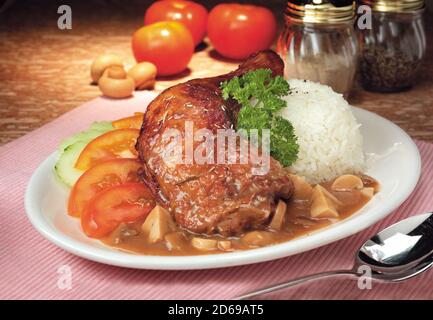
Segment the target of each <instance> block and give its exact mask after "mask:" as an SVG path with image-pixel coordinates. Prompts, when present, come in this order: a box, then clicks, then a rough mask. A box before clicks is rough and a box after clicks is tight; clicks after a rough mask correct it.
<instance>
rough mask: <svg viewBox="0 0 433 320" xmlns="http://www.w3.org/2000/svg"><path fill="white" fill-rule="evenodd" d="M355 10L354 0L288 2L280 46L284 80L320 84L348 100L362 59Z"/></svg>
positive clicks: (301, 0)
mask: <svg viewBox="0 0 433 320" xmlns="http://www.w3.org/2000/svg"><path fill="white" fill-rule="evenodd" d="M355 9H356V4H355V1H352V0H340V1H334V0H289V1H288V3H287V12H286V26H285V28H284V30H283V32H282V33H281V35H280V37H279V39H278V43H277V50H278V52H279V54H280V56H281V58H282V59H283V60H284V62H285V70H284V74H285V77H286V78H287V79H291V78H296V79H305V80H311V81H315V82H320V83H321V84H325V85H329V86H331V87H332V88H333V89H334V91H336V92H338V93H341V94H343V95H344V96H345V97H347V96H348V95H349V93H350V90H351V88H352V85H353V81H354V79H355V75H356V70H357V64H358V57H359V46H358V39H357V35H356V31H355V28H354V22H355V18H356V13H355Z"/></svg>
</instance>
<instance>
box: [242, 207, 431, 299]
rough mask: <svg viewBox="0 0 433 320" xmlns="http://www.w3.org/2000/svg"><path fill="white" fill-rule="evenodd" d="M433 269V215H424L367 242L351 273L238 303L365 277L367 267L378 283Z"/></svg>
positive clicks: (324, 274) (280, 286) (275, 287)
mask: <svg viewBox="0 0 433 320" xmlns="http://www.w3.org/2000/svg"><path fill="white" fill-rule="evenodd" d="M432 265H433V213H431V212H430V213H424V214H420V215H416V216H412V217H410V218H407V219H404V220H401V221H399V222H397V223H395V224H393V225H391V226H389V227H387V228H386V229H384V230H382V231H381V232H379V233H378V234H376V235H375V236H373V237H372V238H370V239H369V240H367V241H366V242H365V243H364V244H363V245H362V246H361V247H360V248H359V250H358V252H357V254H356V256H355V263H354V266H353V268H352V269H350V270H336V271H326V272H322V273H318V274H313V275H309V276H305V277H302V278H298V279H294V280H291V281H288V282H284V283H280V284H276V285H273V286H271V287H267V288H263V289H260V290H257V291H254V292H250V293H247V294H244V295H242V296H240V297H238V298H236V299H238V300H247V299H257V297H259V296H263V295H264V294H268V293H271V292H272V293H274V292H276V291H278V290H283V289H287V288H289V287H293V286H295V285H298V284H302V283H305V282H308V281H312V280H316V279H320V278H325V277H331V276H342V275H346V276H347V275H350V276H355V277H360V276H365V275H364V274H362V273H361V272H360V271H359V269H360V268H359V267H361V266H367V267H369V268H370V270H371V277H372V279H374V280H378V281H393V282H395V281H403V280H407V279H409V278H412V277H414V276H416V275H418V274H420V273H422V272H424V271H426V270H427V269H429V268H430V267H431V266H432Z"/></svg>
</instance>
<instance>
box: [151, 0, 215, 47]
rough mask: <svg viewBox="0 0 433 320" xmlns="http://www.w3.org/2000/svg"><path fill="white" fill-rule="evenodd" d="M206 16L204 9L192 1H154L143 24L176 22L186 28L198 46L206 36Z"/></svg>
mask: <svg viewBox="0 0 433 320" xmlns="http://www.w3.org/2000/svg"><path fill="white" fill-rule="evenodd" d="M207 15H208V13H207V10H206V8H205V7H204V6H202V5H201V4H198V3H196V2H193V1H186V0H165V1H156V2H154V3H153V4H152V5H151V6H150V7H149V9H147V11H146V14H145V15H144V24H145V25H148V24H152V23H155V22H159V21H178V22H180V23H182V24H183V25H184V26H185V27H187V28H188V30H189V31H190V32H191V35H192V38H193V39H194V45H198V44H199V43H200V42H202V41H203V38H204V37H205V35H206V28H207Z"/></svg>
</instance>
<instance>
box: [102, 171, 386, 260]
mask: <svg viewBox="0 0 433 320" xmlns="http://www.w3.org/2000/svg"><path fill="white" fill-rule="evenodd" d="M360 177H361V179H362V181H363V183H364V187H370V188H374V189H375V190H378V189H379V184H378V182H377V181H376V180H374V179H373V178H370V177H368V176H360ZM332 182H333V181H331V182H326V183H322V184H321V186H323V187H324V188H325V189H327V190H328V191H329V192H331V193H332V194H333V195H334V196H335V197H336V198H337V199H338V200H339V201H340V202H341V205H340V206H339V208H338V213H339V218H337V219H328V218H326V219H325V218H320V219H317V218H312V217H311V216H310V208H311V203H310V202H311V201H305V200H298V199H293V198H292V199H290V200H289V201H288V203H287V210H286V219H285V223H284V227H283V228H282V229H281V230H280V231H274V230H271V229H269V228H268V227H264V228H263V229H262V230H259V231H260V233H261V234H263V239H262V240H259V241H256V242H253V243H252V242H249V243H245V241H244V240H243V239H242V237H230V238H223V237H221V236H217V235H216V236H203V235H196V234H192V233H190V232H188V231H186V230H181V229H179V230H178V234H177V236H178V238H179V239H180V240H181V241H180V243H181V245H180V246H179V247H178V248H171V249H169V248H168V247H167V245H166V242H165V241H161V242H158V243H149V241H148V240H147V238H145V237H144V236H143V235H142V233H141V225H142V224H143V222H144V221H137V222H134V223H130V224H122V225H120V226H119V227H118V228H117V229H116V230H115V231H114V232H113V233H112V234H111V235H109V236H108V237H105V238H103V239H101V241H102V242H103V243H105V244H106V245H109V246H112V247H115V248H118V249H121V250H124V251H128V252H131V253H137V254H144V255H164V256H166V255H171V256H185V255H202V254H214V253H223V252H230V251H238V250H247V249H253V248H258V247H263V246H268V245H274V244H278V243H281V242H285V241H288V240H292V239H294V238H297V237H301V236H305V235H308V234H310V233H312V232H314V231H317V230H319V229H321V228H325V227H327V226H329V225H331V224H333V223H335V222H338V221H341V220H344V219H346V218H348V217H350V216H351V215H352V214H354V213H355V212H357V211H358V210H359V209H361V208H362V207H363V206H364V205H365V204H366V203H367V202H368V201H369V200H370V198H369V197H368V196H366V195H365V194H363V193H362V192H361V191H360V190H356V189H355V190H351V191H333V190H331V185H332ZM197 236H200V237H202V238H209V239H216V240H230V241H231V248H230V249H227V250H219V249H215V250H205V251H204V250H200V249H197V248H195V247H194V246H193V245H192V244H191V239H192V238H193V237H197Z"/></svg>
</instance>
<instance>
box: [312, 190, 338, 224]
mask: <svg viewBox="0 0 433 320" xmlns="http://www.w3.org/2000/svg"><path fill="white" fill-rule="evenodd" d="M311 201H312V203H311V209H310V215H311V217H313V218H338V217H339V214H338V211H337V206H338V205H341V202H340V201H339V200H338V199H337V198H335V197H334V195H332V194H331V193H330V192H329V191H328V190H326V189H325V188H323V187H322V186H321V185H317V186H315V187H314V189H313V196H312V198H311Z"/></svg>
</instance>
